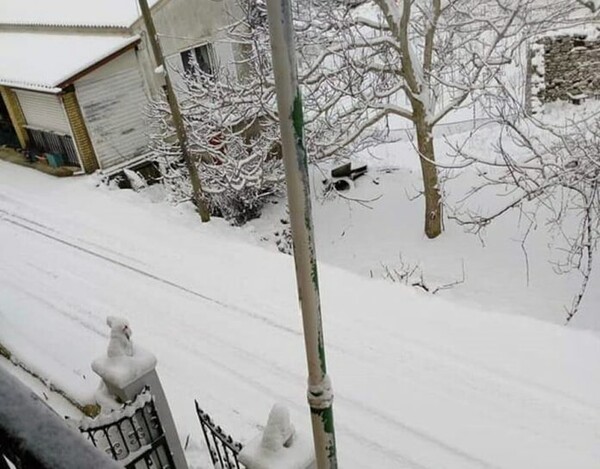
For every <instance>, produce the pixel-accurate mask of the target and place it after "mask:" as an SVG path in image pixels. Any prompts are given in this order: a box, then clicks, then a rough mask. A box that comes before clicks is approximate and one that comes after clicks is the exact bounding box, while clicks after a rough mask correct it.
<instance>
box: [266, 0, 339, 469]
mask: <svg viewBox="0 0 600 469" xmlns="http://www.w3.org/2000/svg"><path fill="white" fill-rule="evenodd" d="M267 10H268V15H269V32H270V36H271V50H272V51H273V69H274V71H275V86H276V89H277V107H278V111H279V126H280V128H281V143H282V147H283V160H284V165H285V176H286V182H287V193H288V206H289V209H290V222H291V227H292V238H293V241H294V261H295V264H296V280H297V283H298V298H299V300H300V307H301V309H302V323H303V327H304V343H305V347H306V360H307V362H308V403H309V405H310V413H311V420H312V428H313V438H314V443H315V453H316V457H317V467H318V468H319V469H336V468H337V454H336V445H335V432H334V426H333V408H332V403H333V391H332V389H331V382H330V380H329V377H328V375H327V365H326V361H325V341H324V338H323V325H322V320H321V300H320V298H319V279H318V273H317V258H316V254H315V242H314V229H313V221H312V213H311V202H310V186H309V181H308V163H307V158H306V150H305V148H304V120H303V111H302V98H301V95H300V88H299V86H298V70H297V64H296V47H295V44H294V32H293V25H292V11H291V5H290V0H267Z"/></svg>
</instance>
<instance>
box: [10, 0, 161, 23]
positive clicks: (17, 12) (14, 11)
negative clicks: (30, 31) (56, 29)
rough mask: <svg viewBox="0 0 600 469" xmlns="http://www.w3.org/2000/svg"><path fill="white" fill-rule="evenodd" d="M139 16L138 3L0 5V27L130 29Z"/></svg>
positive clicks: (22, 1) (28, 1)
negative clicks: (33, 26)
mask: <svg viewBox="0 0 600 469" xmlns="http://www.w3.org/2000/svg"><path fill="white" fill-rule="evenodd" d="M158 1H159V0H148V3H149V4H150V5H151V6H152V5H154V4H155V3H157V2H158ZM140 15H141V12H140V9H139V6H138V0H1V1H0V24H2V23H4V24H21V25H40V26H42V25H44V26H51V25H59V26H89V27H129V26H131V24H132V23H133V22H134V21H135V20H136V19H137V18H139V16H140Z"/></svg>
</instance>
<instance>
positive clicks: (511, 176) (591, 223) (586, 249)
mask: <svg viewBox="0 0 600 469" xmlns="http://www.w3.org/2000/svg"><path fill="white" fill-rule="evenodd" d="M577 115H578V113H574V117H572V118H570V119H568V120H566V121H565V120H564V119H556V116H554V117H550V118H547V117H544V115H543V114H542V115H540V116H539V117H537V116H536V117H532V116H528V115H527V114H525V113H524V110H523V107H522V106H521V103H519V102H517V101H516V100H512V101H507V102H505V103H503V104H502V105H500V106H498V107H497V108H496V120H497V124H498V125H499V131H498V134H497V135H498V136H497V139H496V140H495V142H494V144H493V145H492V149H493V150H492V149H489V150H490V151H489V153H487V152H486V151H485V149H481V148H479V149H478V151H469V150H467V149H466V148H468V145H461V146H460V147H455V150H456V155H455V156H456V157H457V158H459V159H458V160H457V161H458V163H459V166H460V167H461V168H464V167H465V166H466V165H473V167H474V168H475V169H476V172H477V174H478V175H479V179H480V182H479V183H478V184H476V185H475V186H474V187H473V188H472V189H471V190H470V192H469V193H468V194H467V195H466V197H465V199H464V200H465V201H466V202H467V203H468V202H469V200H472V199H474V198H475V197H477V196H479V195H480V194H482V193H483V192H484V191H492V192H493V193H494V194H498V193H502V194H504V196H503V197H502V198H499V197H496V199H497V202H499V204H498V205H497V206H496V207H487V208H485V209H483V210H481V209H479V210H477V211H473V210H468V209H460V208H458V209H457V211H456V213H455V214H454V215H453V216H452V217H453V218H454V219H456V220H457V221H458V222H459V223H460V224H461V225H464V226H467V227H469V228H470V229H471V230H472V231H474V232H480V231H481V230H482V229H483V228H485V227H486V226H488V225H489V224H491V223H492V222H493V221H495V220H497V219H498V218H500V217H502V216H504V215H506V214H508V213H510V212H511V211H514V210H519V211H520V212H521V213H522V214H524V215H525V216H527V217H528V218H529V219H530V220H531V221H532V223H539V222H541V221H542V219H543V220H544V221H545V222H546V224H547V225H548V226H549V228H550V229H551V230H553V231H554V233H556V235H557V236H558V237H559V240H560V242H561V243H562V244H563V246H566V251H565V256H564V258H563V259H562V260H561V261H559V262H558V263H557V264H556V270H557V271H558V273H565V272H569V271H572V270H573V269H576V270H578V271H579V272H580V273H581V275H582V283H581V287H580V290H579V291H578V292H577V294H576V295H575V297H574V298H573V302H572V304H571V305H570V306H569V308H568V311H567V322H569V321H570V320H571V319H572V318H573V316H574V315H575V314H576V313H577V312H578V310H579V307H580V305H581V301H582V300H583V298H584V294H585V292H586V289H587V286H588V282H589V279H590V275H591V272H592V266H593V260H594V252H595V250H596V248H597V245H598V240H599V239H600V192H599V190H598V188H599V183H600V151H599V149H600V116H599V115H598V114H597V113H593V114H591V115H587V116H585V115H579V117H577ZM482 150H483V151H482ZM486 153H487V156H486ZM500 201H502V202H500ZM542 217H543V218H542Z"/></svg>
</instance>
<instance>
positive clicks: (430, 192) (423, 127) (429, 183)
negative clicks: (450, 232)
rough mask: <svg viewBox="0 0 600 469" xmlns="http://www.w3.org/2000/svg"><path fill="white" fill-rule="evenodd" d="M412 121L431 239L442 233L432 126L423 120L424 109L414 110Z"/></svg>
mask: <svg viewBox="0 0 600 469" xmlns="http://www.w3.org/2000/svg"><path fill="white" fill-rule="evenodd" d="M414 122H415V128H416V130H417V147H418V150H419V157H420V161H421V172H422V174H423V190H424V193H425V234H426V235H427V237H428V238H431V239H433V238H437V237H438V236H439V235H440V234H442V203H441V196H440V188H439V185H438V182H439V181H438V170H437V166H436V165H435V149H434V145H433V128H432V127H431V126H430V125H429V124H428V123H427V121H426V120H425V113H424V111H421V112H418V111H417V112H415V121H414Z"/></svg>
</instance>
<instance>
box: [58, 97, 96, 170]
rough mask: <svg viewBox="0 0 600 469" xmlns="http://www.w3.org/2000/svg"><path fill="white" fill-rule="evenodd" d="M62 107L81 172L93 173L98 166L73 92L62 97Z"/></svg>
mask: <svg viewBox="0 0 600 469" xmlns="http://www.w3.org/2000/svg"><path fill="white" fill-rule="evenodd" d="M62 101H63V105H64V107H65V112H66V114H67V117H68V119H69V123H70V125H71V132H72V136H73V140H74V141H75V145H76V146H77V152H78V153H79V158H80V159H81V164H82V165H83V170H84V171H85V172H86V173H87V174H90V173H93V172H94V171H96V170H97V169H98V168H99V166H98V160H97V159H96V153H95V152H94V146H93V145H92V141H91V140H90V136H89V134H88V130H87V127H86V125H85V121H84V119H83V115H82V114H81V109H80V107H79V102H78V101H77V96H76V95H75V91H74V90H69V91H67V92H66V93H64V94H63V95H62Z"/></svg>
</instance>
